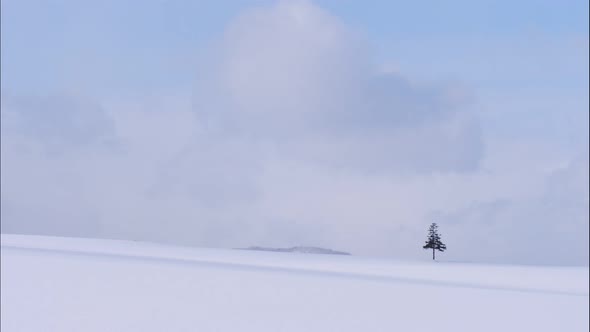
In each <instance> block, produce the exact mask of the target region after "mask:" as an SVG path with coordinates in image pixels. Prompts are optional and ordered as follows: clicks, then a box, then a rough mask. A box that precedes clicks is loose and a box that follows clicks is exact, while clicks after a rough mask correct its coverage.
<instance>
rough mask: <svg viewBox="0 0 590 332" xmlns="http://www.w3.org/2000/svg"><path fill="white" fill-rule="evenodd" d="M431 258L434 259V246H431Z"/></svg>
mask: <svg viewBox="0 0 590 332" xmlns="http://www.w3.org/2000/svg"><path fill="white" fill-rule="evenodd" d="M432 260H434V248H432Z"/></svg>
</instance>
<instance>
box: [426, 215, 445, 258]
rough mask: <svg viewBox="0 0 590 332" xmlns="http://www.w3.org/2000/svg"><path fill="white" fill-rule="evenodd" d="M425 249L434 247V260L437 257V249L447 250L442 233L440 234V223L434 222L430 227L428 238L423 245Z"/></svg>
mask: <svg viewBox="0 0 590 332" xmlns="http://www.w3.org/2000/svg"><path fill="white" fill-rule="evenodd" d="M422 248H424V249H432V260H434V259H435V251H436V250H438V251H445V250H446V249H447V246H446V245H445V244H444V243H442V241H441V240H440V234H438V225H437V224H436V223H435V222H433V223H432V224H431V225H430V228H429V229H428V239H427V240H426V244H425V245H424V246H423V247H422Z"/></svg>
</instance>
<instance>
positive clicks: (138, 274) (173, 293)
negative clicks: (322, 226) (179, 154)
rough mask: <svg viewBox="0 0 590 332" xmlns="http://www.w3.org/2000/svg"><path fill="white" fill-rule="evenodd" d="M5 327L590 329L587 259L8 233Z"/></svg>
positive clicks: (6, 330)
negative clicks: (423, 256) (283, 249)
mask: <svg viewBox="0 0 590 332" xmlns="http://www.w3.org/2000/svg"><path fill="white" fill-rule="evenodd" d="M1 253H2V260H1V264H2V266H1V315H2V316H1V324H2V326H1V330H2V332H13V331H60V332H62V331H85V332H92V331H100V332H103V331H142V332H150V331H273V332H278V331H306V332H309V331H342V332H345V331H388V332H389V331H404V332H408V331H437V332H445V331H452V332H456V331H494V332H498V331H519V332H523V331H535V332H542V331H588V328H589V323H588V322H589V315H588V310H589V296H588V293H589V292H588V282H589V273H588V267H534V266H502V265H477V264H459V263H444V262H438V263H434V262H426V261H425V262H410V261H395V260H383V259H369V258H361V257H355V256H340V255H308V254H297V253H294V254H285V253H273V252H260V251H246V250H230V249H228V250H219V249H195V248H186V247H173V246H164V245H157V244H147V243H138V242H125V241H110V240H91V239H72V238H57V237H39V236H23V235H7V234H3V235H2V251H1Z"/></svg>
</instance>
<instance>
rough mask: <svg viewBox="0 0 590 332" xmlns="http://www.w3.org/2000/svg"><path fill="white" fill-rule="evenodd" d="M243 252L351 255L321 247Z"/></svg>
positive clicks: (257, 248)
mask: <svg viewBox="0 0 590 332" xmlns="http://www.w3.org/2000/svg"><path fill="white" fill-rule="evenodd" d="M239 249H243V250H258V251H274V252H298V253H303V254H324V255H350V253H347V252H344V251H336V250H331V249H325V248H319V247H302V246H297V247H291V248H265V247H256V246H253V247H248V248H239Z"/></svg>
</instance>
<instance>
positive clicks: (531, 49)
mask: <svg viewBox="0 0 590 332" xmlns="http://www.w3.org/2000/svg"><path fill="white" fill-rule="evenodd" d="M588 40H589V37H588V2H587V1H560V2H558V1H519V2H517V3H514V2H509V1H446V2H440V1H412V2H401V1H367V2H360V1H335V0H333V1H328V0H326V1H320V0H318V1H315V2H313V1H278V2H275V1H253V0H252V1H225V2H212V1H207V2H205V1H155V0H154V1H143V2H141V4H139V3H138V2H135V1H100V2H99V1H97V2H88V1H68V0H61V1H38V0H19V1H16V0H6V1H3V2H2V40H1V42H2V72H1V76H2V96H3V98H2V99H3V100H2V103H3V110H2V111H3V112H2V120H3V127H2V129H3V130H2V139H3V142H2V144H3V145H2V146H3V150H2V166H3V171H2V180H3V181H2V183H3V187H2V204H3V209H2V210H3V212H2V213H3V214H2V217H3V218H2V220H3V225H2V231H3V232H24V233H41V234H54V235H71V236H91V237H114V238H133V239H143V240H150V241H160V242H173V243H178V244H190V245H201V246H217V247H223V246H236V245H258V244H261V245H262V244H273V245H300V244H301V245H303V244H308V245H324V246H337V247H339V248H335V249H342V250H350V251H357V252H360V253H362V254H367V255H383V256H402V257H411V258H415V257H421V256H420V255H421V254H422V253H421V252H420V251H416V252H414V251H412V249H411V248H412V245H413V244H412V243H413V242H415V241H417V239H419V238H420V239H421V237H422V235H423V234H422V233H425V227H426V226H425V225H427V224H428V223H429V222H430V221H432V219H433V218H439V219H440V222H439V224H441V229H442V230H443V232H444V228H445V222H446V223H448V228H449V229H448V231H449V233H451V234H449V236H451V237H452V238H451V239H450V240H452V241H454V242H455V244H454V245H449V247H450V248H452V247H455V248H464V249H465V248H468V247H469V245H470V244H471V243H472V242H470V241H467V240H465V237H466V236H467V234H468V233H469V232H470V231H474V229H476V227H475V226H476V225H480V226H481V225H483V226H481V227H487V228H486V229H487V232H489V233H490V234H495V235H496V236H497V237H498V238H499V239H504V240H502V241H504V242H502V245H504V246H505V247H506V249H504V250H502V251H500V252H496V251H494V250H493V248H492V247H493V245H492V244H490V248H489V250H487V251H486V252H485V254H482V255H481V257H479V256H477V255H475V254H473V253H467V252H466V251H467V249H465V250H463V251H460V250H456V251H454V252H453V251H449V256H450V257H453V258H456V259H465V260H470V259H478V258H479V259H481V260H487V261H496V262H527V263H550V264H560V263H561V264H587V263H588V254H587V252H588V237H587V235H580V234H587V233H588V215H587V210H588V186H587V180H586V179H587V176H588V175H587V171H583V170H584V169H586V170H587V165H588V104H589V102H588V100H589V97H588V71H589V68H588V57H589V55H588ZM37 165H43V166H42V167H39V168H37V167H35V166H37ZM238 165H240V166H239V167H238ZM41 169H42V170H41ZM88 174H94V177H93V180H88V176H89V175H88ZM61 177H63V178H61ZM58 179H61V180H58ZM5 180H6V181H5ZM568 181H571V183H573V184H572V185H571V186H565V188H562V187H563V186H559V185H556V184H555V183H556V182H557V183H560V182H564V183H569V182H568ZM114 183H116V184H114ZM579 183H585V185H581V186H580V185H579ZM106 184H112V186H113V187H112V188H110V187H109V186H107V185H106ZM301 184H308V187H306V186H301ZM556 186H557V187H559V189H555V187H556ZM55 187H60V188H62V189H60V190H61V191H60V192H61V193H62V196H60V195H54V196H55V197H53V198H52V199H51V201H52V204H49V203H48V201H46V197H45V196H43V195H44V193H46V194H48V195H49V194H50V193H51V191H50V190H49V189H48V188H55ZM308 188H314V189H312V191H313V194H310V193H309V192H308V191H309V190H310V189H308ZM27 190H29V191H32V192H36V193H37V194H35V195H32V196H28V195H26V194H25V192H27ZM111 190H112V191H117V193H116V194H114V196H116V197H117V200H114V198H109V197H107V196H109V194H107V193H109V192H110V191H111ZM557 193H558V194H557ZM555 195H558V196H559V199H557V198H556V196H555ZM126 201H128V202H129V204H128V205H127V206H125V205H121V204H120V203H118V202H126ZM390 201H396V203H388V202H390ZM92 202H95V203H96V202H99V203H96V204H93V203H92ZM191 202H192V203H191ZM195 202H196V203H195ZM336 202H340V203H339V204H337V203H336ZM554 202H558V203H554ZM193 203H194V204H193ZM320 203H322V204H320ZM72 205H74V206H75V208H71V207H72ZM316 205H317V206H316ZM342 205H345V206H346V205H347V206H348V207H347V208H342ZM309 206H315V209H308V208H306V207H309ZM547 206H551V207H550V208H548V207H547ZM138 209H140V210H145V212H143V213H138V212H136V211H137V210H138ZM132 210H133V211H132ZM228 210H231V211H235V212H228ZM31 211H39V212H38V213H40V214H41V216H42V215H43V212H42V211H45V212H46V214H47V216H48V217H43V219H44V220H42V221H41V220H38V219H39V218H40V216H38V215H36V214H35V213H33V212H31ZM539 214H540V216H539ZM367 216H370V217H371V218H372V219H373V220H374V221H372V222H367V221H360V220H363V219H365V218H366V217H367ZM558 216H559V217H558ZM535 218H541V219H543V221H542V222H539V221H537V220H534V219H535ZM164 219H165V220H170V219H174V220H175V221H167V222H169V223H170V224H169V226H166V227H164V226H161V225H163V221H162V220H164ZM556 219H567V220H566V221H563V220H560V221H557V220H556ZM56 220H60V221H56ZM141 220H145V221H141ZM189 220H190V221H189ZM194 220H198V221H194ZM392 220H397V221H392ZM535 222H537V223H540V224H541V225H546V227H545V228H546V229H551V230H553V233H552V232H548V233H547V237H548V238H547V239H546V240H547V241H553V242H556V243H563V244H568V245H570V246H571V248H570V249H569V252H568V253H555V254H554V255H550V257H548V258H547V259H546V261H543V260H540V258H538V257H536V255H535V254H534V253H530V252H528V251H527V250H526V247H527V244H526V243H525V244H522V243H518V242H519V241H517V238H518V237H521V236H522V235H523V232H524V230H525V229H527V228H528V227H529V226H531V225H533V224H534V223H535ZM549 225H551V226H549ZM423 228H424V230H423ZM227 229H234V231H228V230H227ZM192 232H198V233H199V234H200V235H199V236H195V237H191V236H188V235H187V234H190V233H192ZM351 232H357V233H358V234H360V236H359V238H358V239H355V238H352V237H350V236H349V235H347V234H348V233H351ZM374 232H377V233H380V234H386V233H387V232H391V233H394V234H395V235H392V238H394V239H396V241H397V242H398V243H396V244H391V243H389V242H390V241H389V240H388V239H387V238H386V237H383V238H382V235H376V234H374ZM240 234H242V235H243V236H242V237H240V236H239V235H240ZM555 234H560V235H558V236H557V238H551V236H554V235H555ZM481 236H483V235H481ZM476 240H477V237H476V238H475V239H474V240H472V241H476ZM420 241H421V240H420ZM500 242H501V241H500ZM494 245H499V243H494ZM484 251H485V250H484ZM572 252H575V254H571V253H572ZM474 255H475V256H474Z"/></svg>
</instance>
